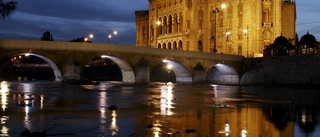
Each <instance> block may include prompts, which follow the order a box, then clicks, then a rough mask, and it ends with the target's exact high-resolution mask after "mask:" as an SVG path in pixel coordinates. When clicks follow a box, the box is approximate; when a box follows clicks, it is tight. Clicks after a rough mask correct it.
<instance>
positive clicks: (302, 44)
mask: <svg viewBox="0 0 320 137" xmlns="http://www.w3.org/2000/svg"><path fill="white" fill-rule="evenodd" d="M319 49H320V47H319V42H317V40H316V38H315V37H314V36H313V35H311V34H309V32H307V34H305V35H303V36H302V37H301V39H300V41H299V43H298V45H297V52H298V54H318V53H320V52H319Z"/></svg>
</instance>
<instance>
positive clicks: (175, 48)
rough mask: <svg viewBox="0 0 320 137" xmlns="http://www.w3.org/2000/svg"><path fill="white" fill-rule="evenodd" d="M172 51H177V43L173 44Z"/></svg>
mask: <svg viewBox="0 0 320 137" xmlns="http://www.w3.org/2000/svg"><path fill="white" fill-rule="evenodd" d="M173 49H174V50H177V49H178V47H177V42H173Z"/></svg>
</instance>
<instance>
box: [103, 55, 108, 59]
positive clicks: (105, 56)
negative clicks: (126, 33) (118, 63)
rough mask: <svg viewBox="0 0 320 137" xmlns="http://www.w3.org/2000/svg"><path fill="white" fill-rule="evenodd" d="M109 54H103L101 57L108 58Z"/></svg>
mask: <svg viewBox="0 0 320 137" xmlns="http://www.w3.org/2000/svg"><path fill="white" fill-rule="evenodd" d="M108 57H109V56H107V55H102V56H101V58H108Z"/></svg>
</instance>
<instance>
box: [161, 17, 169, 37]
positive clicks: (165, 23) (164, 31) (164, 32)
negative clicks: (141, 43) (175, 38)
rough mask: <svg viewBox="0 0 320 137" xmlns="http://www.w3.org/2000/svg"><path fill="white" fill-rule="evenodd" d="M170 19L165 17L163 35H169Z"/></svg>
mask: <svg viewBox="0 0 320 137" xmlns="http://www.w3.org/2000/svg"><path fill="white" fill-rule="evenodd" d="M167 23H168V19H167V16H164V18H163V25H162V29H163V34H167V33H168V28H167V27H168V24H167Z"/></svg>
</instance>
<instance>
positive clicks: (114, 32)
mask: <svg viewBox="0 0 320 137" xmlns="http://www.w3.org/2000/svg"><path fill="white" fill-rule="evenodd" d="M112 34H113V35H114V36H116V35H118V31H113V32H112V33H110V32H109V34H108V44H110V39H111V38H112ZM115 40H116V44H118V42H117V39H115Z"/></svg>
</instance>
